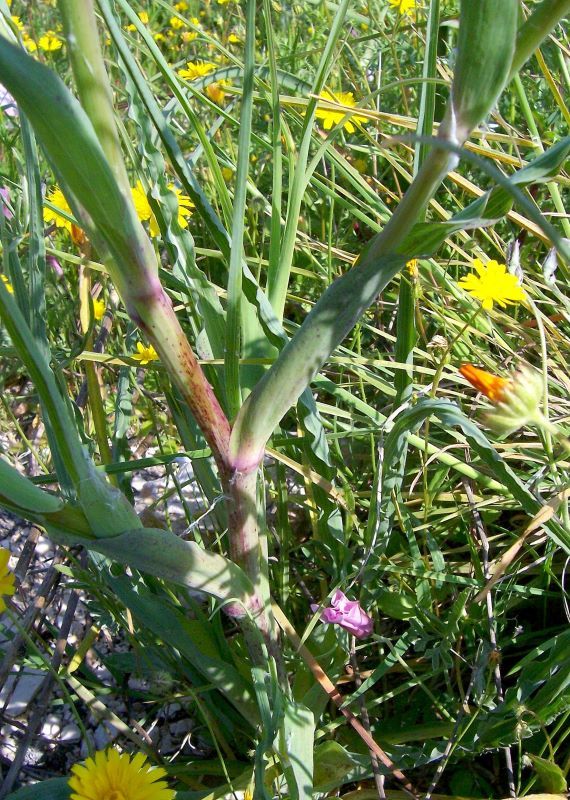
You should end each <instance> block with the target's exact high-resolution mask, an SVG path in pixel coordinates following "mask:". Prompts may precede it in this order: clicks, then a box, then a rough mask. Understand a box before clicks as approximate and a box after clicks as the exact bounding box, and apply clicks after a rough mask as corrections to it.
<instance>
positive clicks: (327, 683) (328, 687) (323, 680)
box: [272, 603, 418, 798]
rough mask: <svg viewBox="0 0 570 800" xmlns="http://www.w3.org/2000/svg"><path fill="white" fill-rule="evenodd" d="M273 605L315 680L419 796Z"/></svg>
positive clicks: (411, 792)
mask: <svg viewBox="0 0 570 800" xmlns="http://www.w3.org/2000/svg"><path fill="white" fill-rule="evenodd" d="M272 607H273V614H274V616H275V620H276V622H277V624H278V625H279V627H280V628H281V629H282V630H283V631H284V633H285V634H286V636H287V638H288V639H289V641H290V642H291V643H292V644H293V645H294V647H295V648H296V650H297V652H298V653H299V655H300V656H301V658H302V659H303V661H304V662H305V664H306V665H307V666H308V667H309V669H310V670H311V672H312V673H313V676H314V677H315V680H316V681H317V682H318V683H319V684H320V686H321V688H322V690H323V691H324V692H325V693H326V694H327V695H328V696H329V697H330V699H331V700H332V702H333V703H334V704H335V706H336V707H337V708H338V710H339V711H340V713H341V714H342V715H343V716H345V717H346V719H347V721H348V723H349V725H351V726H352V728H354V730H355V731H356V733H357V734H358V735H359V736H360V738H361V739H362V741H363V742H364V743H365V744H366V746H367V747H368V749H369V750H371V751H373V752H374V753H375V754H376V756H377V757H378V759H379V761H381V762H382V764H384V766H385V767H386V768H387V769H388V770H389V771H390V773H391V774H392V775H393V776H394V778H396V780H398V781H400V783H401V784H402V785H403V789H404V791H405V793H406V794H407V795H408V796H409V797H413V798H417V797H418V792H417V791H416V790H415V789H414V787H413V786H412V784H411V783H410V782H409V780H408V779H407V778H406V776H405V775H404V773H403V772H402V771H401V770H399V769H398V768H397V767H396V765H395V764H394V762H393V761H392V760H391V759H390V758H389V757H388V755H387V754H386V753H385V752H384V750H382V748H381V747H380V745H379V744H377V743H376V742H375V741H374V739H373V738H372V736H371V735H370V733H369V732H368V731H367V730H366V729H365V728H364V726H363V725H362V723H361V722H360V720H359V719H357V717H355V716H354V714H353V713H352V711H351V710H350V709H348V708H343V703H344V698H343V697H342V696H341V694H340V693H339V692H338V690H337V688H336V686H335V685H334V683H333V682H332V681H331V679H330V678H329V676H328V675H327V674H326V672H325V671H324V670H323V668H322V667H321V665H320V664H319V662H318V661H317V659H316V658H315V657H314V655H313V654H312V653H311V652H310V650H309V649H308V648H307V647H306V646H305V645H304V644H303V642H302V641H301V639H300V637H299V635H298V634H297V631H296V630H295V628H293V626H292V625H291V623H290V622H289V620H288V619H287V617H286V616H285V614H284V613H283V611H282V610H281V609H280V608H279V606H278V605H277V604H276V603H273V604H272Z"/></svg>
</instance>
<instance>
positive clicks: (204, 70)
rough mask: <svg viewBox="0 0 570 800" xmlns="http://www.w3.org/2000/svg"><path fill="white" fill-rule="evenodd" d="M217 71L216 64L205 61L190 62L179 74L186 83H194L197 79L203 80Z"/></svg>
mask: <svg viewBox="0 0 570 800" xmlns="http://www.w3.org/2000/svg"><path fill="white" fill-rule="evenodd" d="M215 69H216V65H215V64H211V63H209V62H204V61H188V62H187V64H186V67H184V68H183V69H179V70H178V74H179V75H180V77H181V78H184V80H185V81H193V80H195V79H196V78H202V77H204V75H209V73H210V72H213V71H214V70H215Z"/></svg>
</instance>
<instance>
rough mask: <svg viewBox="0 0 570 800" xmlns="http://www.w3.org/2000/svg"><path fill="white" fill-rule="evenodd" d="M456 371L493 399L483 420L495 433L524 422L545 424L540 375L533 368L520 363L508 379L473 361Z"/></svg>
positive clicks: (514, 429)
mask: <svg viewBox="0 0 570 800" xmlns="http://www.w3.org/2000/svg"><path fill="white" fill-rule="evenodd" d="M459 371H460V373H461V374H462V375H463V377H464V378H467V380H468V381H469V383H471V385H472V386H474V387H475V388H476V389H478V390H479V391H480V392H482V393H483V394H484V395H485V396H486V397H488V398H489V400H490V401H491V402H492V403H493V405H494V408H493V410H492V411H489V412H488V413H487V414H486V415H485V422H486V423H487V424H488V425H489V427H490V428H492V429H493V430H494V431H495V432H496V433H500V434H505V435H506V434H509V433H513V432H514V431H517V430H518V429H519V428H522V427H524V426H525V425H539V426H542V425H543V424H544V422H545V420H544V417H543V415H542V411H541V410H540V403H541V399H542V376H541V375H540V374H539V373H538V372H536V370H533V369H530V368H529V367H522V368H521V369H520V370H519V371H518V372H516V373H515V374H514V375H513V376H512V378H510V379H507V378H500V377H499V376H498V375H492V374H491V373H490V372H486V371H485V370H482V369H479V368H478V367H474V366H473V364H464V365H463V366H462V367H461V368H460V370H459Z"/></svg>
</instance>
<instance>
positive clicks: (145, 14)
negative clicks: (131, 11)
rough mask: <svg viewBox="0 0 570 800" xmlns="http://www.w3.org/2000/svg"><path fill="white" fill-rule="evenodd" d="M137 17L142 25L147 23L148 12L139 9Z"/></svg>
mask: <svg viewBox="0 0 570 800" xmlns="http://www.w3.org/2000/svg"><path fill="white" fill-rule="evenodd" d="M138 18H139V19H140V21H141V22H142V24H143V25H148V20H149V17H148V12H147V11H139V13H138Z"/></svg>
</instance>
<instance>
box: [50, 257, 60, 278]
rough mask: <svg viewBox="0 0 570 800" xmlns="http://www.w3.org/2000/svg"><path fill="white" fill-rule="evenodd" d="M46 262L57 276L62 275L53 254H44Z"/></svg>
mask: <svg viewBox="0 0 570 800" xmlns="http://www.w3.org/2000/svg"><path fill="white" fill-rule="evenodd" d="M46 264H47V265H48V266H50V267H51V268H52V269H53V271H54V272H55V274H56V275H57V277H58V278H61V277H62V276H63V269H62V267H61V264H60V263H59V261H58V260H57V258H56V257H55V256H51V255H49V256H46Z"/></svg>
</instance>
